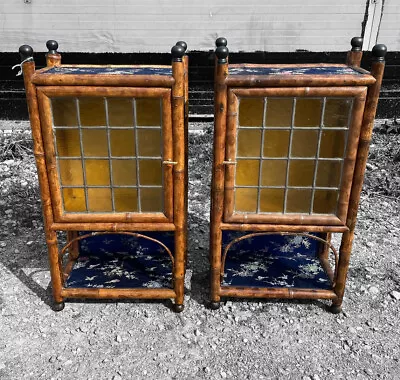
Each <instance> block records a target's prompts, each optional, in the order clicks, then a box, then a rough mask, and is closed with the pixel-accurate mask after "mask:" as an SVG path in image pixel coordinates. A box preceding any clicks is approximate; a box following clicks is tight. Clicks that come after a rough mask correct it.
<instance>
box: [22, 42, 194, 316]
mask: <svg viewBox="0 0 400 380" xmlns="http://www.w3.org/2000/svg"><path fill="white" fill-rule="evenodd" d="M47 47H48V49H49V52H48V54H47V56H46V58H47V67H46V68H44V69H41V70H37V71H35V63H34V61H33V51H32V48H31V47H30V46H27V45H23V46H21V47H20V49H19V51H20V54H21V58H22V60H23V61H22V64H21V65H22V70H23V74H24V81H25V88H26V93H27V101H28V107H29V114H30V122H31V127H32V134H33V141H34V153H35V157H36V164H37V169H38V174H39V183H40V191H41V197H42V205H43V214H44V222H45V232H46V240H47V245H48V251H49V260H50V271H51V282H52V288H53V296H54V301H55V304H54V309H55V310H62V309H63V307H64V299H66V298H143V299H145V298H151V299H168V298H174V299H175V304H174V310H175V311H178V312H179V311H182V310H183V295H184V275H185V260H186V205H187V178H186V177H187V152H186V150H187V142H186V141H185V140H186V136H187V132H186V129H187V115H186V112H187V104H185V103H187V57H184V54H185V50H186V44H185V43H184V42H179V43H177V45H176V46H174V47H173V48H172V50H171V52H172V65H171V66H89V65H62V64H61V55H60V54H58V53H57V48H58V44H57V43H56V42H55V41H48V42H47ZM60 231H64V232H66V233H67V244H66V245H64V246H61V245H60V244H59V239H58V235H59V232H60Z"/></svg>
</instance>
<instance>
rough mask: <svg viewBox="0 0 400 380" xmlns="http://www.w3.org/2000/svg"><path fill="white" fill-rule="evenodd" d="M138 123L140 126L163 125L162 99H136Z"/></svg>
mask: <svg viewBox="0 0 400 380" xmlns="http://www.w3.org/2000/svg"><path fill="white" fill-rule="evenodd" d="M136 121H137V125H139V126H158V125H161V107H160V98H138V99H136Z"/></svg>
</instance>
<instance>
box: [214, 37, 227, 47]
mask: <svg viewBox="0 0 400 380" xmlns="http://www.w3.org/2000/svg"><path fill="white" fill-rule="evenodd" d="M215 46H216V47H220V46H228V40H227V39H226V38H225V37H219V38H217V39H216V40H215Z"/></svg>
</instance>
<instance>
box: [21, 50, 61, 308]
mask: <svg viewBox="0 0 400 380" xmlns="http://www.w3.org/2000/svg"><path fill="white" fill-rule="evenodd" d="M19 51H20V55H21V58H22V59H23V60H26V59H27V58H29V57H31V58H32V57H33V50H32V48H31V47H30V46H28V45H23V46H21V47H20V49H19ZM22 71H23V74H24V84H25V90H26V98H27V103H28V109H29V120H30V123H31V129H32V140H33V151H34V154H35V159H36V167H37V171H38V179H39V187H40V193H41V199H42V207H43V221H44V231H45V234H46V242H47V247H48V253H49V261H50V274H51V284H52V290H53V297H54V301H55V305H54V310H56V311H59V310H62V309H63V308H64V302H63V297H62V296H61V289H62V286H63V280H62V270H61V262H60V260H59V255H58V246H57V235H56V232H55V231H52V230H51V229H50V226H51V224H52V223H53V210H52V207H51V198H50V189H49V181H48V177H47V170H46V161H45V155H44V148H43V139H42V133H41V124H40V117H39V109H38V101H37V94H36V87H35V86H34V85H33V84H32V81H31V78H32V75H33V74H34V72H35V62H34V61H33V58H32V60H31V61H27V62H25V63H23V65H22Z"/></svg>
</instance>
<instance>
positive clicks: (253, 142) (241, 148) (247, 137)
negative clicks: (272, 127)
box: [237, 129, 261, 157]
mask: <svg viewBox="0 0 400 380" xmlns="http://www.w3.org/2000/svg"><path fill="white" fill-rule="evenodd" d="M237 144H238V147H237V156H238V157H260V154H261V153H260V152H261V150H260V148H261V130H259V131H258V130H253V129H239V134H238V142H237Z"/></svg>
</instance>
